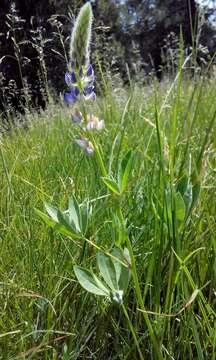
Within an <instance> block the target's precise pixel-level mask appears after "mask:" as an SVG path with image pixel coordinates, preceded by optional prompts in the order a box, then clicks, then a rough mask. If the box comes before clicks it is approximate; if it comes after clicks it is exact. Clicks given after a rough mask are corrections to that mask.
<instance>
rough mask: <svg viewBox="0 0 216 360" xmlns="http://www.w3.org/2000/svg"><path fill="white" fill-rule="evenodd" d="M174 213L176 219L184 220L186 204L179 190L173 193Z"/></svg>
mask: <svg viewBox="0 0 216 360" xmlns="http://www.w3.org/2000/svg"><path fill="white" fill-rule="evenodd" d="M175 213H176V219H177V220H179V221H184V219H185V214H186V206H185V203H184V200H183V197H182V196H181V194H180V192H177V193H176V194H175Z"/></svg>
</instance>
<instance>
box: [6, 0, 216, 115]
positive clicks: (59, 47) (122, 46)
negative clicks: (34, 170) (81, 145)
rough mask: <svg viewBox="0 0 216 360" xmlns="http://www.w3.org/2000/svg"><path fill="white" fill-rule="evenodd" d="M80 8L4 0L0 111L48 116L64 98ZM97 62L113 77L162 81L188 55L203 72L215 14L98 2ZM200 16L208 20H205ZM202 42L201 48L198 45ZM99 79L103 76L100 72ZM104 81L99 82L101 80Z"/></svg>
mask: <svg viewBox="0 0 216 360" xmlns="http://www.w3.org/2000/svg"><path fill="white" fill-rule="evenodd" d="M85 2H86V1H81V0H70V1H69V0H58V1H57V0H46V1H45V0H38V1H35V0H14V1H12V0H1V8H0V59H1V61H0V81H1V89H0V110H1V112H2V115H7V110H8V109H16V110H19V112H24V109H26V108H28V106H32V105H33V106H35V107H42V108H45V106H46V103H47V101H48V100H49V96H50V95H51V94H50V91H51V90H50V89H53V90H52V91H53V94H52V95H54V94H57V95H58V94H59V92H61V91H63V90H64V81H63V79H64V71H65V69H66V63H67V52H68V44H69V35H70V32H71V27H72V25H73V22H74V19H75V16H76V15H77V12H78V10H79V8H80V6H81V5H83V4H84V3H85ZM91 3H92V6H93V11H94V16H95V21H94V32H93V39H92V61H93V63H94V64H95V66H96V67H97V66H98V64H99V63H100V65H101V68H102V69H103V71H104V72H106V73H107V74H115V73H118V74H119V75H120V76H121V78H122V79H123V81H124V82H126V81H127V80H128V70H129V72H130V74H131V76H134V77H136V76H137V77H139V80H140V78H142V77H143V78H144V77H145V76H147V75H149V74H152V73H155V74H156V75H157V77H158V78H161V76H162V74H163V73H164V72H165V71H169V70H170V68H171V70H172V71H174V72H175V69H176V67H175V61H176V62H177V58H176V57H177V54H178V47H179V36H180V33H181V34H182V38H183V40H184V47H185V49H188V51H190V48H191V47H193V48H196V59H195V61H197V63H198V64H199V65H200V66H203V65H204V64H206V63H207V62H208V57H211V56H212V55H213V54H214V52H215V50H216V39H215V34H216V33H215V26H214V24H215V22H214V15H215V12H214V8H211V7H208V6H205V5H204V4H203V5H202V6H201V5H200V3H199V5H198V3H197V2H196V1H195V0H116V1H114V0H92V1H91ZM201 15H202V16H201ZM197 39H198V40H197ZM98 73H99V72H98ZM99 80H100V76H99Z"/></svg>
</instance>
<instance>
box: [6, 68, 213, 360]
mask: <svg viewBox="0 0 216 360" xmlns="http://www.w3.org/2000/svg"><path fill="white" fill-rule="evenodd" d="M182 77H183V76H181V72H180V76H178V77H177V79H176V81H175V83H171V82H170V81H167V82H166V81H164V82H161V83H156V82H152V84H151V85H150V86H148V87H146V88H142V89H140V88H139V87H137V86H136V85H133V84H131V87H130V89H128V90H125V89H118V88H117V87H116V88H115V89H114V88H112V87H111V86H110V85H109V84H107V83H106V84H105V85H106V89H105V95H104V97H103V98H101V99H99V100H98V103H97V107H95V113H96V114H97V115H98V116H99V117H100V118H103V119H104V120H105V123H106V130H105V131H104V132H103V133H101V134H100V136H99V140H98V141H99V142H100V149H101V153H102V154H103V160H104V163H105V166H106V169H108V173H109V175H110V176H113V178H116V176H117V164H118V160H119V159H120V158H121V157H122V156H123V154H125V152H126V151H127V150H129V149H132V150H133V153H134V161H133V167H132V173H131V175H130V178H129V184H128V186H127V191H126V192H124V194H123V195H122V197H121V209H120V210H121V213H122V216H123V219H124V224H125V227H126V235H125V236H126V237H127V241H126V243H127V245H128V244H129V245H130V246H131V251H132V254H133V261H134V262H133V264H132V267H133V268H132V271H133V275H134V276H133V277H132V278H131V281H130V284H129V288H128V291H127V293H126V295H125V296H124V309H125V311H126V315H125V312H124V311H123V308H122V307H119V306H117V305H114V304H112V303H109V302H108V301H107V300H106V299H103V298H99V297H96V296H94V295H91V294H88V293H86V292H85V290H83V289H82V288H81V286H80V284H79V283H78V282H77V279H76V278H75V275H74V272H73V265H75V264H81V265H82V266H83V267H86V268H92V269H93V270H94V271H97V270H96V258H95V256H96V250H95V245H96V246H97V247H99V248H100V249H102V251H105V252H106V251H107V252H109V250H110V249H111V247H112V246H113V245H114V244H115V243H116V242H117V241H118V237H119V226H118V224H117V223H116V218H115V216H114V213H115V211H116V206H117V202H116V198H115V196H113V195H112V194H111V193H110V192H109V191H108V190H107V188H106V185H105V183H104V182H103V181H102V180H101V172H100V168H99V167H98V163H97V158H96V157H95V156H93V157H87V156H86V155H85V154H84V153H83V152H82V151H80V149H79V148H78V147H77V146H76V145H75V144H74V141H73V139H75V137H76V132H77V128H76V126H75V125H72V124H71V120H70V114H69V113H68V111H67V110H66V109H65V108H64V107H61V106H60V105H56V106H54V105H52V106H50V107H49V108H48V109H47V110H46V112H44V113H43V114H41V115H40V116H39V117H37V119H35V118H34V115H33V114H30V115H28V116H29V120H28V123H27V124H28V129H27V130H26V129H23V128H22V127H18V128H15V129H13V130H12V131H11V132H10V133H9V134H8V135H7V136H5V137H4V138H3V139H2V144H1V146H0V164H1V173H0V174H1V175H0V176H1V194H0V227H1V235H0V236H1V237H0V242H1V244H0V245H1V246H0V252H1V257H0V273H1V279H0V298H1V313H0V314H1V315H0V350H1V351H0V359H21V358H25V359H64V360H66V359H104V360H107V359H113V360H114V359H124V360H125V359H129V360H132V359H139V358H141V356H142V357H143V358H144V359H157V358H164V359H214V358H215V345H216V335H215V326H214V325H215V311H214V308H215V285H216V283H215V275H216V267H215V266H216V263H215V254H216V245H215V231H216V226H215V210H216V208H215V198H214V195H215V186H216V180H215V179H216V178H215V166H216V163H215V139H216V133H215V126H214V120H215V112H216V106H215V96H216V90H215V86H214V79H205V78H203V79H199V80H197V81H196V82H195V81H194V82H193V81H192V80H189V79H183V78H182ZM71 195H75V196H76V198H77V199H78V201H79V202H80V203H81V202H83V201H87V200H88V202H89V204H90V207H91V217H90V219H89V227H88V234H87V236H86V237H87V238H88V240H89V242H88V243H87V244H86V245H85V248H84V251H83V243H82V241H80V240H77V239H76V238H73V237H72V236H71V237H66V236H63V235H60V234H59V233H58V232H57V231H55V230H53V229H50V228H49V227H48V226H47V225H45V224H44V223H43V222H42V220H41V219H40V218H39V217H38V215H37V213H36V211H35V209H41V210H42V211H44V205H43V204H44V202H49V203H52V204H54V205H56V206H58V207H60V208H62V209H66V208H67V203H68V200H69V198H70V197H71ZM128 320H129V321H128ZM150 329H152V334H153V335H151V333H150ZM134 336H135V338H136V341H135V342H134ZM154 339H155V343H156V345H155V344H154ZM156 349H158V350H156ZM140 352H141V355H140Z"/></svg>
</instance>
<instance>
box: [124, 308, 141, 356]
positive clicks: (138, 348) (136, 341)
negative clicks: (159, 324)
mask: <svg viewBox="0 0 216 360" xmlns="http://www.w3.org/2000/svg"><path fill="white" fill-rule="evenodd" d="M121 306H122V310H123V312H124V315H125V317H126V319H127V321H128V325H129V328H130V331H131V333H132V335H133V338H134V342H135V345H136V347H137V350H138V353H139V356H140V359H141V360H144V356H143V354H142V352H141V349H140V346H139V342H138V340H137V336H136V333H135V331H134V328H133V325H132V323H131V321H130V318H129V315H128V312H127V310H126V307H125V306H124V304H122V305H121Z"/></svg>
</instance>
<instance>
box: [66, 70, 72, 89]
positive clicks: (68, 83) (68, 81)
mask: <svg viewBox="0 0 216 360" xmlns="http://www.w3.org/2000/svg"><path fill="white" fill-rule="evenodd" d="M65 82H66V84H67V85H68V86H70V85H71V73H69V71H66V73H65Z"/></svg>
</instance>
